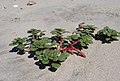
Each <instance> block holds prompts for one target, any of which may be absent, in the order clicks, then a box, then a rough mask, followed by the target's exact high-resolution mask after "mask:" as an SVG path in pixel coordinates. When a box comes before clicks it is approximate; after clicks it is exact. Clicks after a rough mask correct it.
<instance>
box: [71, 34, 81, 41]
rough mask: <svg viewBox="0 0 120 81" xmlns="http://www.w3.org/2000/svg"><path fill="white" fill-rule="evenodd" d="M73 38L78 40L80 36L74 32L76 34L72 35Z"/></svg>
mask: <svg viewBox="0 0 120 81" xmlns="http://www.w3.org/2000/svg"><path fill="white" fill-rule="evenodd" d="M71 38H72V39H74V40H77V39H78V38H79V37H78V35H77V34H74V35H71Z"/></svg>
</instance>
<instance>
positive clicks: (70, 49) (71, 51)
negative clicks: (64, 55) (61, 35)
mask: <svg viewBox="0 0 120 81" xmlns="http://www.w3.org/2000/svg"><path fill="white" fill-rule="evenodd" d="M78 42H79V41H76V42H74V43H72V44H70V45H69V46H68V47H67V48H65V49H63V50H61V52H70V53H71V54H72V55H73V54H74V53H73V50H74V51H76V52H78V53H79V54H80V55H82V56H83V57H84V58H86V55H85V54H84V53H83V52H82V51H80V50H79V49H77V48H75V47H74V46H73V45H75V44H77V43H78Z"/></svg>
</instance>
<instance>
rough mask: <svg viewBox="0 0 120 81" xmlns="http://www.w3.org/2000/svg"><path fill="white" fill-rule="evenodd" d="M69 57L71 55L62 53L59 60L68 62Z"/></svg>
mask: <svg viewBox="0 0 120 81" xmlns="http://www.w3.org/2000/svg"><path fill="white" fill-rule="evenodd" d="M68 56H69V53H62V54H61V55H60V56H59V57H58V60H59V61H64V60H66V58H67V57H68Z"/></svg>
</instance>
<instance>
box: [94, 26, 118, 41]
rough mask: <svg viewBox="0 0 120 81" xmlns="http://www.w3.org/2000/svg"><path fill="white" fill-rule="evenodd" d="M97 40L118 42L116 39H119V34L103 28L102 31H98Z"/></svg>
mask: <svg viewBox="0 0 120 81" xmlns="http://www.w3.org/2000/svg"><path fill="white" fill-rule="evenodd" d="M96 36H97V38H98V39H99V40H102V41H103V42H108V43H109V42H111V41H114V40H118V39H117V37H120V32H117V31H116V30H113V29H110V28H109V27H108V26H106V27H104V29H102V30H99V31H98V32H97V34H96Z"/></svg>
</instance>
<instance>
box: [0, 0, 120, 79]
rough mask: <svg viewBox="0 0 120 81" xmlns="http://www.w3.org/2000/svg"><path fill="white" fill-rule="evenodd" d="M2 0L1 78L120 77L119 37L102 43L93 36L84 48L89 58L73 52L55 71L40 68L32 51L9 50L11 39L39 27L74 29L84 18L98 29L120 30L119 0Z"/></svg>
mask: <svg viewBox="0 0 120 81" xmlns="http://www.w3.org/2000/svg"><path fill="white" fill-rule="evenodd" d="M29 1H30V0H0V81H120V41H115V42H112V43H111V44H101V42H100V41H96V40H94V44H91V45H90V46H89V48H88V49H85V50H82V51H83V52H84V53H85V54H86V55H87V58H82V57H80V56H77V55H71V56H70V57H69V58H68V59H67V60H66V61H65V62H64V63H62V65H61V67H60V68H59V69H58V70H57V71H56V72H51V71H50V70H48V68H45V69H40V68H39V67H38V66H37V65H36V64H35V62H36V60H34V59H33V58H28V56H29V54H25V55H18V54H16V53H11V52H9V51H10V50H11V49H12V47H10V46H9V43H10V42H11V41H12V40H13V39H14V38H16V37H25V36H27V33H26V32H27V30H28V29H31V28H37V29H41V30H46V31H47V33H46V35H47V36H50V35H51V34H50V33H49V32H50V31H51V30H52V29H54V28H56V27H58V28H64V29H67V30H69V31H73V30H75V28H76V27H77V26H78V24H79V23H81V22H86V24H93V25H95V26H97V30H98V29H102V28H103V27H104V26H109V27H111V28H113V29H116V30H118V31H120V1H119V0H33V1H34V2H35V3H34V4H33V5H27V4H28V2H29Z"/></svg>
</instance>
